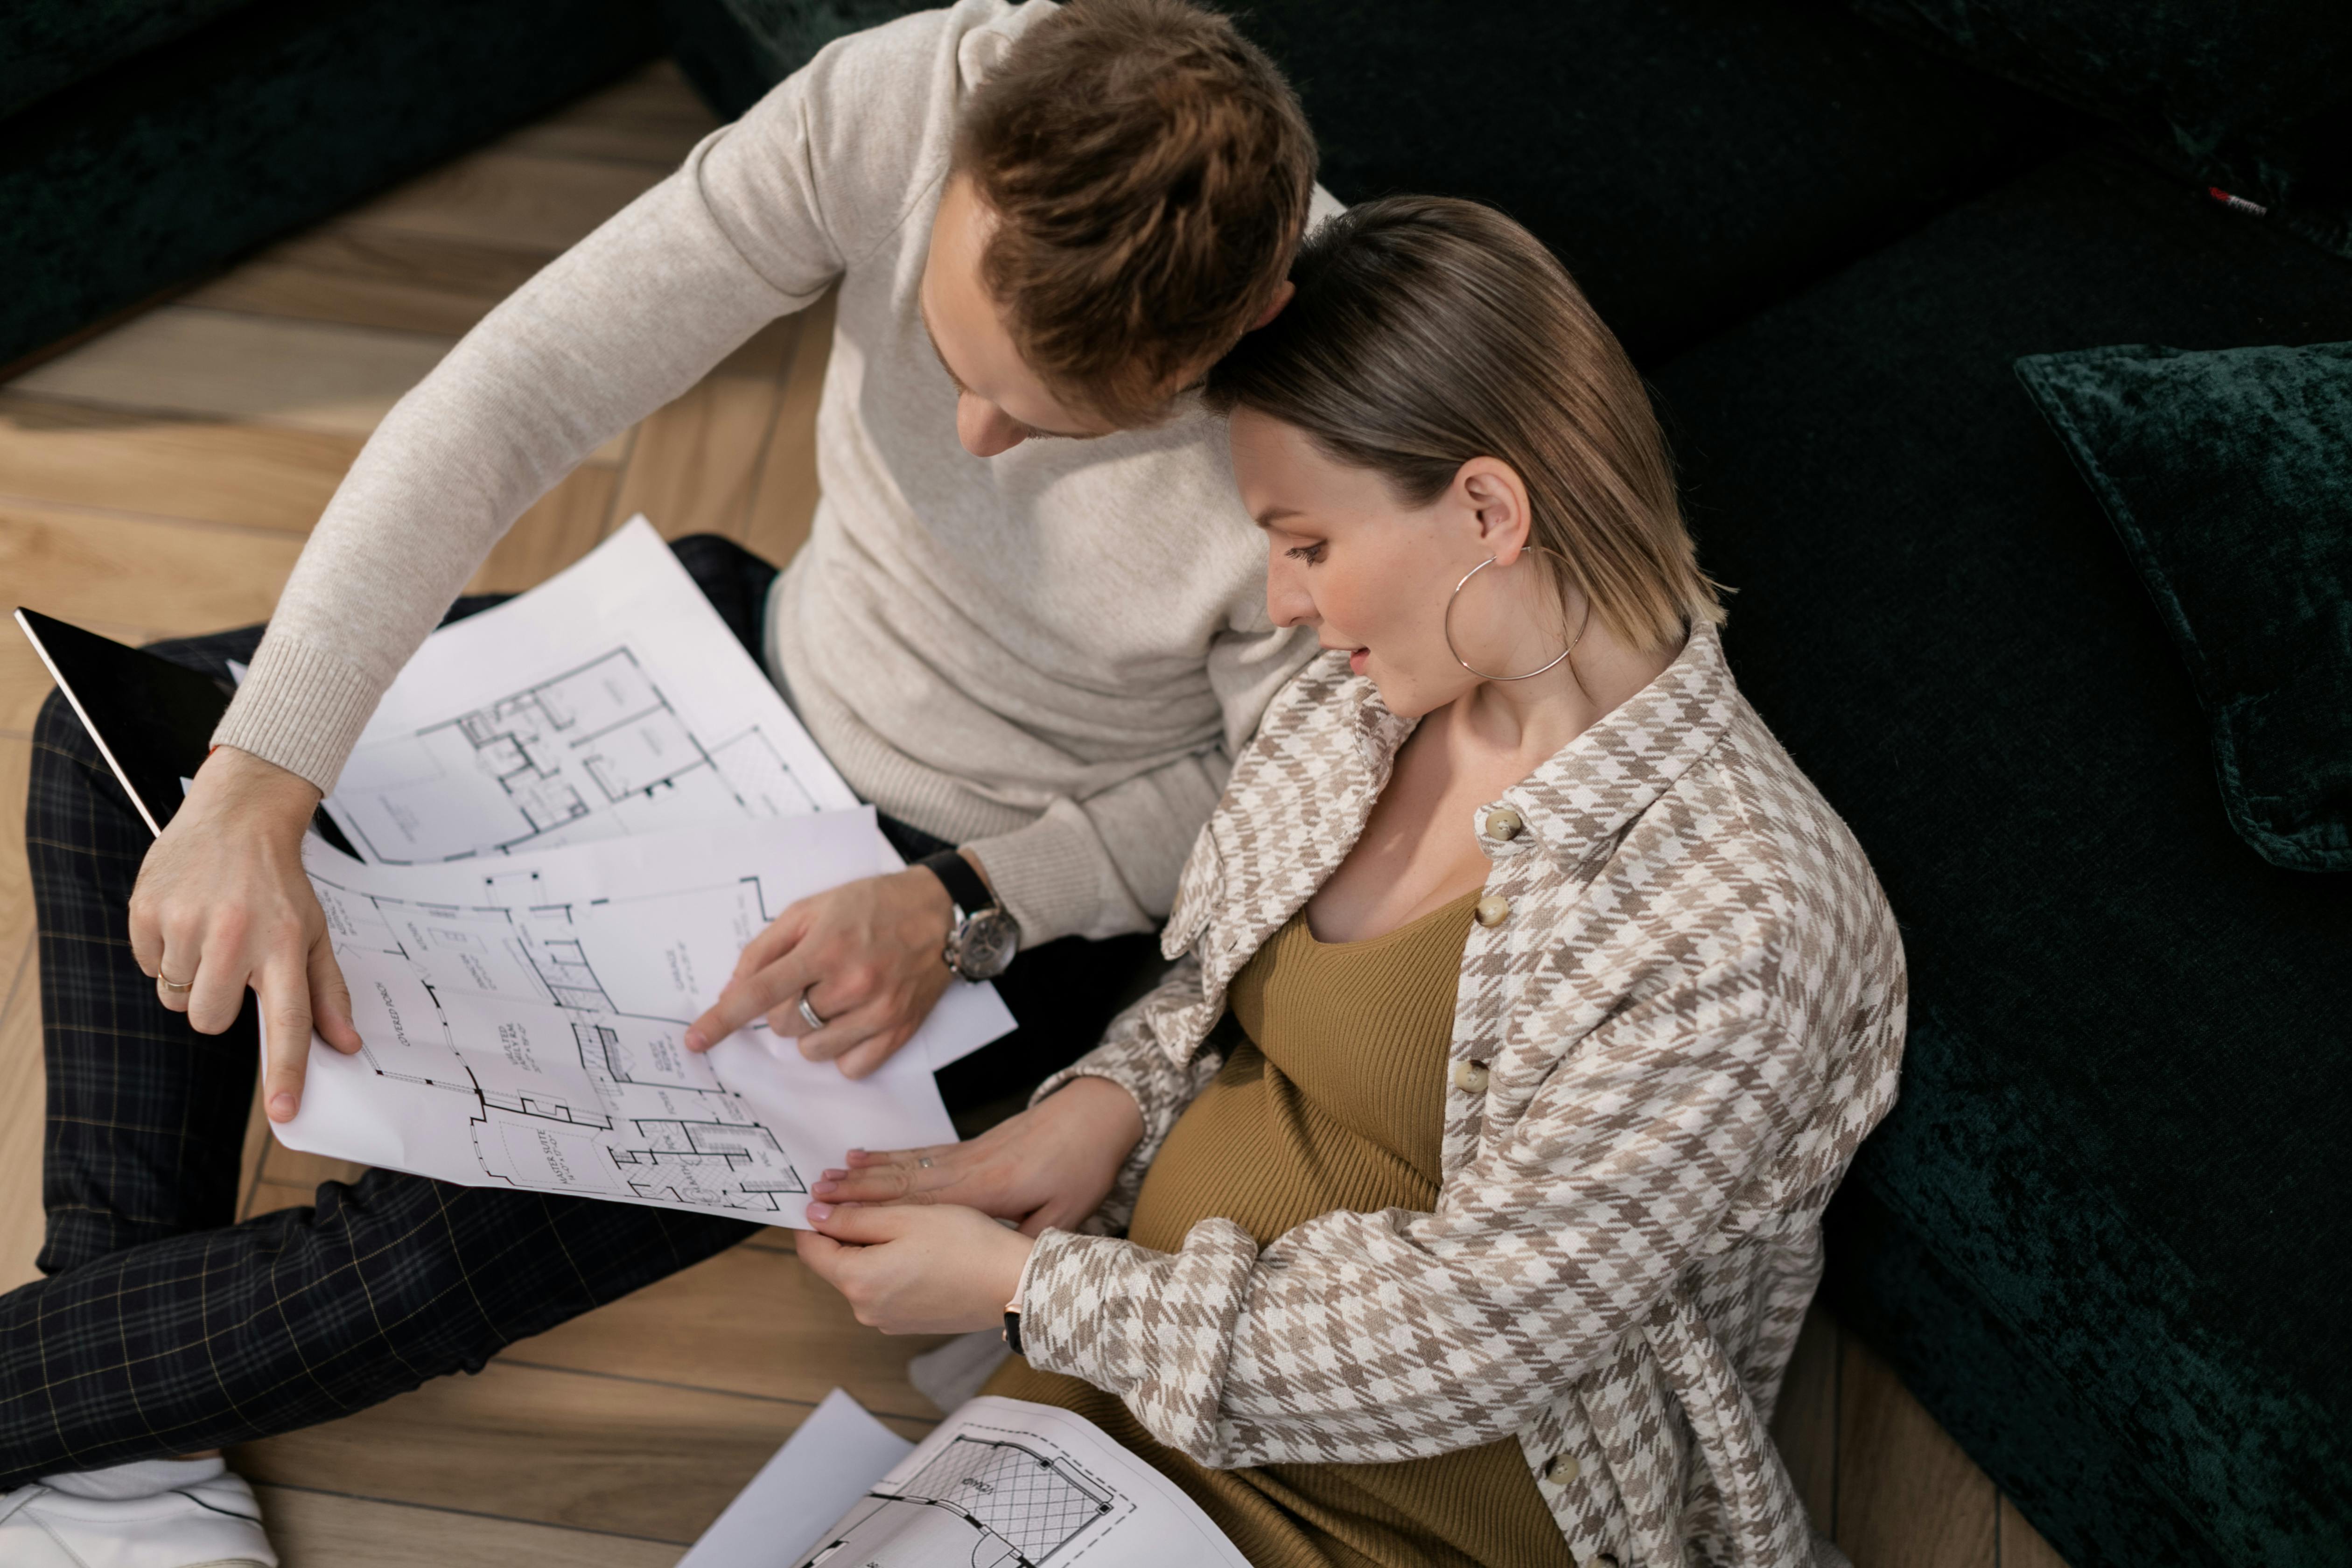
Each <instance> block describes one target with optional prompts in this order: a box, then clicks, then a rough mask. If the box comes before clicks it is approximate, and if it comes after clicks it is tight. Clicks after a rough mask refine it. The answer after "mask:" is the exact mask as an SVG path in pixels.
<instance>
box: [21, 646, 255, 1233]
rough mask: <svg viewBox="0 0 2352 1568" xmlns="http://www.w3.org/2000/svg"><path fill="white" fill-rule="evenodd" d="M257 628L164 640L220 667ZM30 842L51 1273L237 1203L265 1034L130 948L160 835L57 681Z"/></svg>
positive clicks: (192, 1224) (214, 1221) (187, 656)
mask: <svg viewBox="0 0 2352 1568" xmlns="http://www.w3.org/2000/svg"><path fill="white" fill-rule="evenodd" d="M258 635H259V634H258V633H257V631H247V632H241V633H238V632H232V633H224V634H222V635H220V636H219V637H210V638H202V639H192V640H191V641H189V642H186V643H182V644H176V645H170V646H169V647H167V648H166V649H164V650H161V651H167V652H169V653H170V654H173V655H174V656H177V657H179V658H180V659H181V661H182V662H186V663H191V664H197V665H200V666H203V667H206V668H219V661H220V660H221V659H223V658H231V657H236V655H237V654H239V653H240V652H242V653H247V654H249V653H250V652H251V651H252V645H253V643H254V642H255V641H256V640H257V638H258ZM25 842H26V860H27V862H28V865H29V868H30V870H31V873H32V884H33V902H34V910H35V920H36V925H37V932H38V948H39V956H40V980H41V1042H42V1050H43V1054H44V1057H45V1058H46V1061H47V1071H48V1110H47V1123H46V1128H45V1132H44V1159H43V1177H42V1203H43V1205H44V1207H45V1208H46V1209H47V1215H48V1233H47V1238H46V1239H47V1244H46V1245H45V1246H44V1247H43V1248H42V1252H41V1258H40V1266H41V1268H43V1270H44V1271H46V1272H50V1273H55V1272H58V1271H59V1270H62V1269H67V1268H74V1267H76V1266H78V1265H79V1264H82V1263H86V1262H88V1261H89V1260H90V1259H92V1258H99V1257H101V1256H103V1255H104V1254H106V1253H108V1252H110V1251H112V1250H114V1249H115V1248H117V1247H128V1246H133V1245H136V1244H138V1243H140V1242H143V1241H149V1240H152V1239H154V1238H156V1237H163V1236H172V1235H177V1234H179V1233H180V1232H183V1231H186V1230H191V1229H197V1228H202V1227H205V1226H216V1225H225V1224H226V1223H227V1222H228V1221H229V1220H230V1219H231V1218H232V1217H233V1216H234V1215H235V1211H236V1185H237V1153H238V1151H239V1149H240V1147H241V1145H242V1142H243V1135H244V1129H245V1123H246V1112H247V1107H248V1105H249V1103H250V1101H251V1098H252V1092H253V1073H254V1066H255V1057H256V1053H257V1049H258V1044H257V1037H256V1035H255V1032H254V1026H253V1024H252V1021H251V1018H250V1016H246V1017H241V1018H240V1019H239V1020H238V1022H237V1024H236V1026H235V1027H233V1028H231V1029H230V1030H229V1031H228V1032H227V1033H226V1034H223V1035H215V1036H205V1035H199V1034H197V1033H196V1032H195V1031H194V1030H193V1029H191V1028H189V1027H188V1026H187V1023H186V1020H185V1019H184V1018H183V1017H181V1016H179V1015H178V1014H175V1013H173V1012H171V1011H169V1010H168V1009H166V1008H165V1007H164V1006H163V1004H162V1003H161V1001H159V1000H158V998H157V996H156V994H155V983H154V982H153V981H152V980H151V979H149V978H148V976H147V975H146V974H144V973H142V972H141V970H140V968H139V965H138V963H137V962H136V961H135V960H134V959H133V958H132V956H131V944H130V935H129V919H130V915H129V910H130V904H131V887H132V885H133V884H134V883H135V882H136V881H137V879H138V876H139V867H140V862H141V861H142V858H144V857H145V855H146V853H147V847H148V845H149V843H150V842H151V839H150V837H149V835H148V832H147V828H146V825H145V824H144V823H143V822H142V821H141V820H140V817H139V816H138V814H137V812H136V811H135V810H134V809H133V808H132V806H131V801H130V797H129V796H128V795H125V794H124V793H123V791H122V786H121V784H118V783H117V782H116V781H115V778H114V775H113V774H112V773H110V771H109V770H108V768H107V766H106V763H105V760H104V759H103V758H102V757H101V756H100V754H99V752H98V748H97V747H96V746H95V745H94V744H93V743H92V742H90V739H89V734H88V732H87V731H84V730H83V728H82V726H81V722H80V721H79V719H77V718H76V717H75V716H74V714H73V710H72V709H71V708H70V707H68V705H67V704H66V702H65V701H64V700H62V699H61V698H60V697H59V696H58V695H57V694H55V693H52V694H51V695H50V697H49V699H48V700H47V702H46V703H44V704H43V705H42V709H41V714H40V718H39V720H38V721H37V725H36V727H35V730H34V734H33V756H32V772H31V778H30V780H29V781H28V788H27V791H26V803H25ZM249 1011H250V1010H249V1009H248V1014H249Z"/></svg>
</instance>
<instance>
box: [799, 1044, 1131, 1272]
mask: <svg viewBox="0 0 2352 1568" xmlns="http://www.w3.org/2000/svg"><path fill="white" fill-rule="evenodd" d="M1142 1140H1143V1113H1142V1112H1141V1111H1140V1110H1137V1109H1136V1104H1135V1097H1134V1096H1133V1095H1131V1094H1129V1093H1128V1092H1127V1090H1125V1089H1121V1088H1120V1087H1119V1086H1118V1085H1117V1084H1115V1083H1113V1082H1111V1081H1110V1080H1109V1079H1103V1078H1074V1079H1071V1080H1070V1081H1069V1082H1067V1083H1066V1084H1064V1085H1063V1086H1062V1087H1061V1088H1060V1089H1056V1090H1055V1092H1054V1093H1052V1094H1050V1095H1048V1096H1046V1097H1045V1100H1041V1101H1039V1102H1038V1103H1037V1104H1036V1105H1034V1106H1033V1107H1031V1108H1030V1109H1029V1110H1024V1111H1023V1112H1021V1114H1019V1115H1018V1116H1014V1117H1012V1118H1010V1119H1008V1120H1006V1121H1002V1122H999V1123H998V1124H997V1125H995V1126H994V1127H992V1128H990V1129H989V1130H988V1131H985V1132H983V1133H982V1134H981V1135H980V1136H979V1137H977V1138H974V1139H971V1140H969V1141H968V1142H962V1143H942V1144H940V1145H938V1146H937V1147H935V1148H930V1149H893V1150H887V1151H884V1152H878V1153H877V1152H869V1151H866V1150H864V1149H852V1150H851V1151H850V1152H849V1168H848V1169H847V1170H837V1171H827V1172H826V1173H824V1179H823V1180H821V1181H819V1182H818V1183H817V1184H816V1187H815V1189H814V1194H813V1195H814V1196H815V1197H816V1198H817V1199H818V1200H819V1202H820V1203H821V1204H957V1205H962V1206H964V1207H967V1208H971V1209H976V1210H978V1211H979V1212H980V1213H981V1214H983V1215H991V1216H993V1217H994V1218H997V1219H1009V1220H1012V1221H1013V1222H1014V1223H1016V1224H1017V1225H1019V1226H1020V1227H1021V1234H1023V1235H1024V1236H1035V1235H1036V1234H1037V1233H1038V1232H1039V1231H1041V1230H1044V1229H1045V1227H1046V1226H1055V1228H1057V1229H1061V1230H1070V1229H1074V1228H1076V1226H1077V1225H1078V1223H1079V1222H1080V1221H1082V1220H1084V1219H1085V1218H1086V1217H1087V1215H1090V1214H1092V1213H1094V1212H1095V1210H1097V1209H1098V1208H1100V1207H1102V1201H1103V1199H1104V1198H1106V1197H1108V1196H1109V1194H1110V1189H1111V1184H1113V1183H1115V1182H1116V1181H1118V1169H1119V1166H1120V1165H1122V1164H1124V1163H1126V1161H1127V1157H1128V1155H1129V1152H1132V1151H1133V1150H1134V1148H1135V1146H1136V1144H1138V1143H1139V1142H1142Z"/></svg>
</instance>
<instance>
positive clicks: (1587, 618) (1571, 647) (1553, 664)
mask: <svg viewBox="0 0 2352 1568" xmlns="http://www.w3.org/2000/svg"><path fill="white" fill-rule="evenodd" d="M1523 553H1525V554H1528V555H1551V556H1554V557H1555V558H1557V556H1558V552H1556V551H1550V550H1546V549H1544V548H1543V547H1542V546H1541V545H1539V544H1530V545H1528V546H1526V547H1525V549H1524V551H1523ZM1494 563H1495V558H1494V557H1493V556H1491V555H1489V556H1488V557H1486V559H1485V560H1484V561H1481V562H1480V563H1478V564H1477V565H1475V566H1473V567H1472V568H1470V570H1469V571H1467V572H1465V573H1464V574H1462V581H1460V582H1459V583H1456V584H1454V592H1453V593H1451V594H1449V595H1446V596H1445V619H1444V631H1445V651H1446V652H1448V653H1450V654H1452V655H1453V656H1454V663H1456V664H1458V665H1460V666H1461V667H1462V668H1465V669H1466V670H1468V671H1469V672H1470V673H1471V674H1473V675H1475V676H1476V677H1477V678H1478V679H1481V680H1533V679H1535V678H1536V677H1537V676H1538V675H1542V674H1544V673H1546V672H1547V671H1549V670H1554V669H1558V668H1559V667H1560V666H1561V665H1562V664H1565V663H1566V662H1567V661H1568V656H1569V655H1570V654H1572V653H1574V652H1575V651H1576V645H1577V644H1579V643H1580V642H1582V641H1583V640H1584V633H1585V628H1586V627H1588V626H1591V625H1592V605H1591V604H1590V603H1589V602H1588V603H1587V604H1586V605H1585V606H1584V624H1583V625H1582V626H1578V627H1577V628H1576V635H1575V636H1574V637H1570V638H1569V639H1568V646H1567V647H1564V648H1562V649H1560V650H1559V656H1558V657H1557V658H1553V659H1552V660H1551V661H1550V662H1549V663H1548V664H1542V665H1538V666H1537V667H1536V668H1533V669H1530V670H1528V672H1527V673H1526V674H1525V675H1489V674H1487V673H1486V671H1485V670H1483V669H1481V668H1478V667H1477V666H1476V665H1475V664H1472V663H1471V662H1470V661H1469V660H1468V659H1466V658H1463V657H1462V650H1461V649H1460V648H1458V647H1454V604H1455V603H1456V601H1458V600H1459V599H1460V598H1461V597H1462V590H1463V589H1465V588H1466V587H1468V586H1469V585H1470V579H1471V578H1473V577H1475V576H1476V575H1478V574H1479V573H1481V572H1484V571H1485V570H1486V568H1487V567H1489V566H1492V565H1493V564H1494Z"/></svg>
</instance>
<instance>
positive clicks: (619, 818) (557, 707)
mask: <svg viewBox="0 0 2352 1568" xmlns="http://www.w3.org/2000/svg"><path fill="white" fill-rule="evenodd" d="M856 804H857V798H856V795H854V794H852V793H851V791H850V788H849V786H848V785H847V784H845V783H843V782H842V778H841V775H840V773H837V772H835V769H834V767H833V764H832V763H829V762H827V761H826V760H825V757H824V752H822V751H820V750H819V749H818V747H817V745H816V742H814V740H812V739H811V738H810V737H809V733H808V731H806V730H804V729H803V728H802V727H801V722H800V721H799V720H798V719H797V718H795V717H793V711H792V710H791V709H790V708H788V707H786V706H785V705H784V700H783V698H782V696H781V695H780V694H778V692H777V690H776V689H775V687H774V685H773V684H772V683H771V682H770V680H769V679H768V677H767V675H766V673H765V672H764V671H763V670H761V668H760V666H759V664H758V663H757V661H755V660H754V659H753V658H751V655H750V654H748V653H746V652H745V651H744V649H743V645H742V644H741V643H740V642H739V641H737V640H736V637H735V634H734V633H732V632H730V631H729V630H728V629H727V624H726V623H725V622H724V621H722V620H720V619H719V613H718V612H717V611H716V610H714V609H712V608H711V607H710V602H709V600H708V599H706V598H704V597H703V596H702V591H701V590H700V589H699V588H698V587H696V586H695V583H694V579H693V578H692V577H691V576H689V575H688V574H687V571H686V568H685V567H683V566H681V565H679V564H678V561H677V556H676V555H674V554H672V553H671V552H670V549H669V547H668V546H667V545H666V544H664V543H663V542H662V541H661V536H660V535H659V534H657V533H656V532H655V531H654V529H653V525H652V524H651V523H649V522H647V521H646V520H645V519H644V518H643V517H635V518H632V519H631V520H630V521H629V522H628V523H627V524H626V525H625V527H623V528H622V529H621V530H619V531H617V532H615V533H614V535H613V536H612V537H611V538H609V539H607V540H605V541H604V543H602V544H600V545H598V546H597V547H596V548H595V550H593V552H590V553H589V554H588V555H587V556H586V557H585V558H584V559H583V560H581V561H579V562H578V563H574V564H573V565H572V566H571V567H568V568H567V569H565V570H564V571H562V572H561V573H559V574H556V575H555V576H553V577H551V578H549V579H548V580H547V581H546V582H544V583H542V584H540V585H539V586H538V587H536V588H533V589H532V590H530V592H529V593H527V594H523V595H518V596H517V597H515V598H513V599H510V600H509V601H507V603H505V604H503V605H499V606H497V607H496V608H494V609H489V610H485V611H483V612H482V613H481V614H480V615H478V616H468V617H467V618H466V619H465V620H462V621H459V622H458V623H457V625H455V626H444V627H442V628H441V629H440V630H439V631H436V632H435V633H434V634H433V635H432V636H431V637H427V638H425V644H424V646H423V647H420V648H418V649H417V651H416V656H415V658H411V659H410V660H409V661H408V665H407V667H406V668H404V669H403V670H402V671H401V672H400V676H399V679H396V680H394V682H393V684H392V689H390V690H389V691H387V692H386V693H385V694H384V697H383V702H382V703H380V704H379V705H378V706H377V708H376V710H375V716H374V718H373V719H372V720H370V721H368V726H367V728H366V729H365V730H364V731H362V732H361V734H360V740H359V745H358V747H357V749H356V750H354V751H353V752H352V758H351V761H350V762H348V763H345V764H344V766H343V772H342V776H341V780H340V781H339V782H338V783H337V784H336V786H335V793H334V794H333V795H330V796H329V797H328V798H327V801H326V807H327V814H328V816H331V817H332V818H333V819H334V822H335V826H338V827H340V828H341V829H342V830H343V834H344V837H348V838H349V839H350V840H351V842H352V847H354V848H356V849H357V850H358V851H359V854H360V858H362V859H363V860H367V861H369V862H371V863H379V862H380V863H384V864H393V865H415V864H421V863H425V862H430V861H436V860H455V859H461V858H469V857H475V856H484V855H502V854H514V853H517V852H519V851H522V850H526V849H543V848H548V847H553V846H556V845H560V844H577V843H583V842H586V841H589V840H593V839H599V838H611V837H620V836H623V835H626V834H639V833H653V832H660V831H665V830H667V829H673V828H679V827H702V826H715V825H718V824H721V823H737V824H740V823H744V822H749V821H758V820H761V819H764V818H768V817H775V816H799V815H803V814H806V813H810V812H815V811H835V810H845V809H847V808H849V807H852V806H855V805H856ZM896 866H897V862H896V861H895V860H894V861H893V862H892V868H894V869H895V868H896Z"/></svg>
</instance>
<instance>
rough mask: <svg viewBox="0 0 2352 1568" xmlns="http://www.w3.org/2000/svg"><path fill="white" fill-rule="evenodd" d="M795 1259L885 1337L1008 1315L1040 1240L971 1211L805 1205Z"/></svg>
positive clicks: (979, 1325)
mask: <svg viewBox="0 0 2352 1568" xmlns="http://www.w3.org/2000/svg"><path fill="white" fill-rule="evenodd" d="M808 1217H809V1223H810V1224H812V1225H814V1226H816V1229H815V1230H814V1231H808V1230H804V1231H802V1232H800V1233H799V1234H798V1235H797V1236H796V1237H794V1238H793V1239H794V1240H795V1241H796V1242H797V1243H798V1244H799V1247H800V1254H801V1261H802V1262H803V1263H805V1264H807V1265H808V1266H809V1267H810V1268H813V1269H814V1270H815V1271H816V1272H817V1274H818V1275H819V1276H820V1277H821V1278H822V1279H824V1281H825V1282H826V1283H827V1284H829V1285H831V1286H832V1287H833V1288H834V1289H836V1290H838V1291H840V1292H841V1293H842V1295H843V1296H845V1297H846V1298H847V1299H848V1301H849V1305H850V1308H851V1310H854V1311H856V1314H857V1321H859V1322H861V1323H864V1324H865V1325H866V1327H868V1328H873V1329H879V1330H881V1331H883V1332H884V1333H886V1334H960V1333H966V1332H969V1331H971V1330H973V1329H991V1328H994V1327H995V1326H996V1325H997V1324H998V1323H1000V1322H1002V1321H1003V1320H1004V1303H1005V1302H1007V1301H1009V1300H1012V1299H1013V1291H1015V1290H1017V1289H1020V1288H1021V1270H1022V1269H1023V1268H1026V1267H1027V1266H1028V1262H1029V1249H1030V1248H1031V1247H1034V1245H1036V1244H1035V1243H1034V1242H1033V1241H1031V1240H1030V1239H1029V1238H1028V1237H1024V1236H1023V1235H1021V1234H1020V1233H1019V1232H1017V1231H1011V1230H1007V1229H1005V1228H1004V1227H1003V1226H1001V1225H999V1224H997V1223H996V1222H995V1221H994V1220H992V1219H990V1218H989V1217H988V1216H987V1215H983V1214H982V1213H980V1212H979V1211H978V1210H976V1209H966V1208H932V1209H908V1208H865V1207H862V1206H860V1205H856V1204H847V1205H833V1204H811V1205H809V1206H808Z"/></svg>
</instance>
